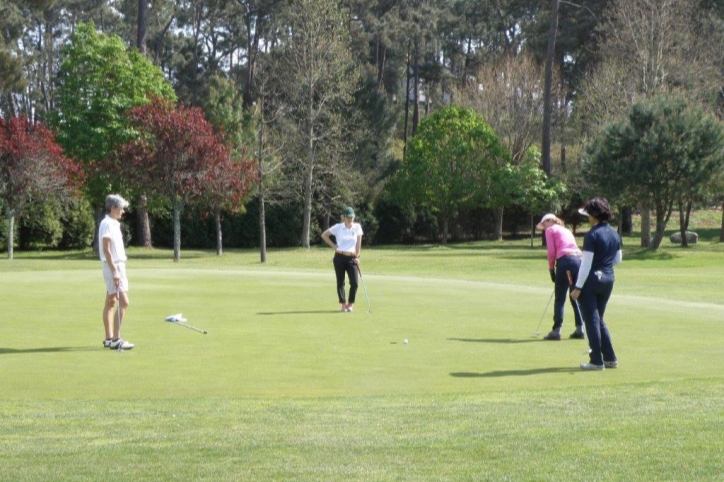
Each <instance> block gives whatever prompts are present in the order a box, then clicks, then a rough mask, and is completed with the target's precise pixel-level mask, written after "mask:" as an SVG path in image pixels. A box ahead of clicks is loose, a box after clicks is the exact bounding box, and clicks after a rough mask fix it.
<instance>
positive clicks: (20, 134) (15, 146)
mask: <svg viewBox="0 0 724 482" xmlns="http://www.w3.org/2000/svg"><path fill="white" fill-rule="evenodd" d="M83 179H84V175H83V169H82V166H81V165H80V164H77V163H75V162H73V161H72V160H70V159H69V158H67V157H66V156H65V155H63V150H62V149H61V148H60V146H58V144H56V143H55V137H54V136H53V134H52V133H51V132H50V130H49V129H48V128H47V127H45V125H44V124H42V123H38V124H35V125H33V124H32V123H31V122H30V121H29V120H28V119H27V118H26V117H12V118H10V119H9V120H4V119H0V200H2V204H3V206H4V208H5V216H6V217H7V219H8V231H7V252H8V259H13V246H14V225H15V218H17V217H20V216H21V215H22V214H23V212H24V211H25V209H27V208H28V206H30V205H32V204H34V203H41V202H44V201H46V200H47V199H49V198H53V197H64V196H70V195H74V194H76V193H77V191H78V189H79V188H80V186H81V184H82V181H83Z"/></svg>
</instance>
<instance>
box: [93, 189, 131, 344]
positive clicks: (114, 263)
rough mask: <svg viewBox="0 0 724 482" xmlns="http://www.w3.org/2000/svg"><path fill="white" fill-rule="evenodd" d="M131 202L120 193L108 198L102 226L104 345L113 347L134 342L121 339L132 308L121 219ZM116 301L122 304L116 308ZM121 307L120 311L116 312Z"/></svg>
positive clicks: (100, 231) (100, 233)
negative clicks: (129, 304)
mask: <svg viewBox="0 0 724 482" xmlns="http://www.w3.org/2000/svg"><path fill="white" fill-rule="evenodd" d="M127 207H128V201H126V200H125V199H123V198H122V197H121V196H119V195H118V194H109V195H108V196H107V197H106V217H105V218H104V219H103V221H101V224H100V227H99V229H98V240H99V243H100V249H99V251H100V258H101V261H102V262H103V279H104V280H105V282H106V304H105V306H104V308H103V326H104V327H105V330H106V338H105V340H104V341H103V346H104V347H106V348H111V349H113V350H119V349H120V350H130V349H131V348H133V347H134V345H133V343H130V342H128V341H125V340H123V339H122V338H121V326H122V325H123V318H124V317H125V315H126V309H128V278H127V277H126V259H127V258H126V250H125V248H124V247H123V234H122V233H121V223H120V221H119V220H120V219H121V217H122V216H123V213H124V212H125V209H126V208H127ZM116 300H118V307H117V308H116ZM116 310H117V312H116Z"/></svg>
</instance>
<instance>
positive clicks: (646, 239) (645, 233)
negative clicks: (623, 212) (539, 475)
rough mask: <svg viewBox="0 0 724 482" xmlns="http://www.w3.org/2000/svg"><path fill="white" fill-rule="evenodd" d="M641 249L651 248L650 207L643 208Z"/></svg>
mask: <svg viewBox="0 0 724 482" xmlns="http://www.w3.org/2000/svg"><path fill="white" fill-rule="evenodd" d="M641 247H642V248H650V247H651V208H650V207H648V206H643V207H642V208H641Z"/></svg>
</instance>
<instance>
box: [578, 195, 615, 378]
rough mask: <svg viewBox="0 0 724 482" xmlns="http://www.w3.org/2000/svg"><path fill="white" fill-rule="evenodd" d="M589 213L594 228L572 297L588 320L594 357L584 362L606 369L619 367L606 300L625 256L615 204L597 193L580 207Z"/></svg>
mask: <svg viewBox="0 0 724 482" xmlns="http://www.w3.org/2000/svg"><path fill="white" fill-rule="evenodd" d="M578 212H579V213H580V214H581V215H583V216H588V222H589V223H591V226H592V227H591V229H590V231H588V233H586V235H585V236H584V238H583V259H582V261H581V268H580V270H579V271H578V279H577V280H576V283H575V289H574V290H573V291H572V292H571V298H573V299H577V300H578V304H579V306H580V307H581V314H582V315H583V321H584V323H585V324H586V334H587V335H588V345H589V347H590V348H591V350H590V360H589V362H588V363H581V369H582V370H603V369H604V368H616V367H618V360H617V359H616V353H615V352H614V351H613V344H612V343H611V335H610V334H609V332H608V327H607V326H606V323H605V322H604V321H603V314H604V313H605V311H606V304H607V303H608V300H609V298H610V297H611V292H613V284H614V279H615V278H614V274H613V267H614V266H615V265H617V264H619V263H620V262H621V260H622V253H621V237H620V236H619V235H618V233H617V232H616V230H615V229H614V228H612V227H611V226H610V225H609V224H608V222H609V221H610V220H611V218H612V215H611V207H610V206H609V205H608V201H606V200H605V199H604V198H601V197H596V198H593V199H591V200H590V201H588V202H587V203H586V204H585V206H584V207H583V208H581V209H579V210H578Z"/></svg>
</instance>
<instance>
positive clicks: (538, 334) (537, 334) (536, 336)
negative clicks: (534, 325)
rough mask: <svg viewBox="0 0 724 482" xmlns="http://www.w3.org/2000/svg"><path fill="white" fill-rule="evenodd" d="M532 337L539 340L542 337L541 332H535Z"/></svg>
mask: <svg viewBox="0 0 724 482" xmlns="http://www.w3.org/2000/svg"><path fill="white" fill-rule="evenodd" d="M532 336H533V338H538V337H539V336H540V331H534V332H533V335H532Z"/></svg>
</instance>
